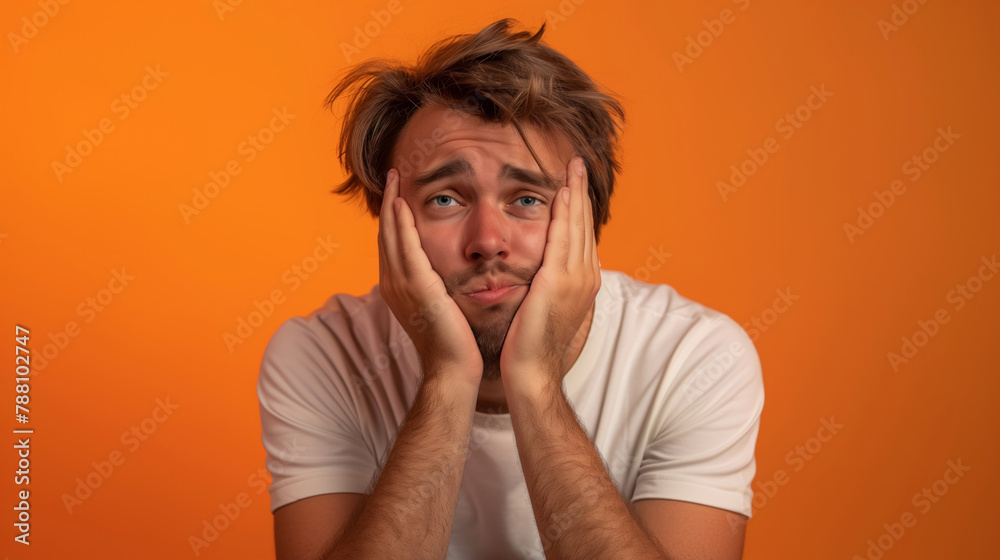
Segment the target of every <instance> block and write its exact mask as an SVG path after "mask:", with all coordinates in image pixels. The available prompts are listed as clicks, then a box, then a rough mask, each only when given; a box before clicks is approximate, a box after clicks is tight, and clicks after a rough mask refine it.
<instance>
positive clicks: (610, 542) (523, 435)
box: [508, 387, 666, 559]
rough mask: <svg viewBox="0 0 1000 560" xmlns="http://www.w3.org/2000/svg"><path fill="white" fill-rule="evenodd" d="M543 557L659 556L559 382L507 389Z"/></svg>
mask: <svg viewBox="0 0 1000 560" xmlns="http://www.w3.org/2000/svg"><path fill="white" fill-rule="evenodd" d="M508 404H509V406H510V414H511V421H512V423H513V426H514V437H515V440H516V441H517V450H518V455H519V456H520V459H521V468H522V470H523V471H524V478H525V481H526V482H527V486H528V495H529V496H530V498H531V506H532V509H533V510H534V514H535V522H536V524H537V526H538V532H539V534H540V536H541V539H542V547H543V548H544V550H545V556H546V558H556V559H562V558H580V557H583V556H586V557H587V558H608V559H611V558H615V559H620V558H629V559H633V558H635V559H647V558H649V559H653V558H657V559H662V558H666V557H665V555H664V554H663V553H662V552H661V551H660V549H659V548H658V547H657V545H656V544H654V542H653V540H652V539H651V538H650V537H649V536H648V535H647V534H646V532H645V531H644V530H643V529H642V527H641V526H640V524H639V522H638V521H637V520H636V518H635V517H634V516H633V515H632V512H631V511H630V510H629V508H628V506H627V505H626V503H625V502H624V500H622V498H621V496H620V495H619V493H618V489H617V488H616V487H615V485H614V483H613V482H612V481H611V478H610V476H609V475H608V473H607V470H606V469H605V467H604V463H603V462H602V460H601V456H600V454H599V453H598V451H597V449H595V448H594V445H593V444H592V443H591V441H590V439H589V438H588V437H587V434H586V432H585V431H584V430H583V428H582V427H581V426H580V423H579V421H578V420H577V417H576V413H575V412H574V411H573V409H572V407H571V406H570V404H569V402H568V401H567V400H566V397H565V396H564V395H563V393H562V390H561V388H559V387H551V388H548V389H539V390H538V391H535V392H534V394H531V395H517V396H515V397H514V398H511V396H510V395H508Z"/></svg>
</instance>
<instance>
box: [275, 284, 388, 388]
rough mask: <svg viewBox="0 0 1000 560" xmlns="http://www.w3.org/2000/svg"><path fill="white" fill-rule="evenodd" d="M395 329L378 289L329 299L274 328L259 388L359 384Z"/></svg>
mask: <svg viewBox="0 0 1000 560" xmlns="http://www.w3.org/2000/svg"><path fill="white" fill-rule="evenodd" d="M400 330H401V329H399V326H398V323H397V322H396V321H395V318H394V317H393V316H392V312H391V311H390V310H389V309H388V307H387V306H386V305H385V303H384V301H383V300H382V298H381V297H380V296H379V293H378V286H375V287H374V288H372V290H371V291H369V292H368V293H367V294H364V295H359V296H357V295H351V294H336V295H333V296H331V297H330V298H329V299H328V300H327V301H326V302H325V303H324V304H323V305H322V306H321V307H319V308H318V309H315V310H313V311H312V312H310V313H309V314H308V315H304V316H295V317H291V318H289V319H287V320H286V321H285V322H284V323H282V324H281V325H280V326H279V327H278V329H277V330H276V331H275V332H274V334H273V335H272V336H271V339H270V340H269V341H268V343H267V346H266V347H265V349H264V355H263V358H262V362H261V375H260V384H261V385H267V384H269V383H271V384H273V383H282V384H288V383H295V384H298V383H303V384H309V385H317V384H329V383H334V384H340V383H344V382H346V383H351V382H352V381H353V382H355V383H358V382H359V381H362V380H363V376H364V374H365V367H366V363H370V359H371V356H372V355H373V353H377V352H378V350H379V349H380V348H385V347H386V346H387V344H388V343H389V342H390V341H391V340H392V339H393V338H394V337H398V335H399V331H400ZM359 377H360V379H359ZM338 378H339V379H338Z"/></svg>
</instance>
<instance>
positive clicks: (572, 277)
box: [500, 157, 601, 398]
mask: <svg viewBox="0 0 1000 560" xmlns="http://www.w3.org/2000/svg"><path fill="white" fill-rule="evenodd" d="M577 165H579V170H578V169H577V167H576V166H577ZM566 177H567V179H566V186H565V187H562V188H560V189H559V192H557V193H556V196H555V201H554V202H553V204H552V220H551V221H550V222H549V230H548V236H547V238H546V242H545V252H544V254H543V256H542V265H541V268H539V269H538V272H537V273H536V274H535V276H534V278H533V279H532V281H531V286H530V287H529V289H528V293H527V295H525V296H524V300H523V301H522V302H521V306H520V307H519V308H518V310H517V313H515V315H514V319H513V321H512V322H511V325H510V329H508V331H507V338H506V340H505V341H504V345H503V350H502V351H501V354H500V373H501V375H502V377H503V384H504V390H505V392H507V395H508V398H509V397H510V396H512V395H513V394H529V395H535V394H538V392H539V391H541V390H546V389H547V390H552V389H554V388H561V384H562V378H563V376H564V375H565V374H566V372H567V371H569V369H570V367H572V365H573V364H571V363H567V358H568V356H567V354H569V349H570V348H571V346H572V343H573V342H574V337H575V336H576V334H577V331H579V330H580V326H581V325H582V324H583V321H584V319H585V318H586V316H587V313H588V312H589V311H590V309H591V307H592V306H593V304H594V301H595V298H596V297H597V293H598V291H600V288H601V271H600V262H599V261H598V258H597V243H596V241H595V240H594V217H593V209H592V205H591V201H590V195H589V193H588V186H587V173H586V169H585V166H584V163H583V158H580V157H574V158H572V159H570V161H569V165H568V167H567V174H566ZM566 198H568V199H569V201H568V202H566V200H565V199H566Z"/></svg>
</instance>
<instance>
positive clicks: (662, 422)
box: [632, 313, 764, 518]
mask: <svg viewBox="0 0 1000 560" xmlns="http://www.w3.org/2000/svg"><path fill="white" fill-rule="evenodd" d="M665 375H666V376H667V377H668V379H669V380H670V382H669V383H666V384H664V385H663V386H662V387H666V388H667V389H666V390H664V391H663V393H664V394H658V395H657V397H656V398H657V403H656V406H657V407H658V410H657V413H656V414H655V415H654V418H656V420H655V421H656V426H655V429H654V430H652V432H651V436H650V440H649V442H648V443H647V446H646V449H645V451H644V453H643V456H642V463H641V465H640V468H639V475H638V479H637V482H636V488H635V493H634V494H633V497H632V499H633V500H642V499H672V500H680V501H687V502H693V503H698V504H703V505H708V506H713V507H717V508H720V509H725V510H728V511H732V512H736V513H739V514H742V515H745V516H746V517H748V518H749V517H751V515H752V507H751V504H752V498H753V490H752V488H751V486H750V484H751V482H752V481H753V477H754V474H755V473H756V468H757V467H756V461H755V458H754V450H755V447H756V443H757V433H758V430H759V428H760V416H761V411H762V410H763V408H764V383H763V376H762V371H761V365H760V360H759V358H758V356H757V351H756V349H755V348H754V345H753V342H752V341H751V340H750V337H749V336H747V334H746V332H745V331H744V330H743V328H742V327H740V326H739V324H737V323H736V322H735V321H733V320H732V319H731V318H729V317H728V316H725V315H723V314H721V313H720V314H716V315H715V316H714V317H712V318H708V317H704V318H702V319H700V320H699V321H698V323H697V324H695V325H694V326H692V328H691V329H690V330H689V331H688V333H687V334H686V335H685V338H684V340H683V341H682V342H681V343H680V344H679V345H678V348H677V351H676V352H675V353H674V356H673V357H672V358H671V360H670V362H669V363H668V365H667V369H666V372H665Z"/></svg>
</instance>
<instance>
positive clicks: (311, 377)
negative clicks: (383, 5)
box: [257, 317, 377, 512]
mask: <svg viewBox="0 0 1000 560" xmlns="http://www.w3.org/2000/svg"><path fill="white" fill-rule="evenodd" d="M308 321H317V319H315V318H313V319H305V318H301V317H295V318H292V319H289V320H288V321H286V322H285V323H283V324H282V325H281V326H280V327H279V328H278V330H277V331H276V332H275V333H274V335H273V336H272V337H271V340H270V341H269V342H268V344H267V347H266V349H265V350H264V356H263V359H262V361H261V366H260V375H259V377H258V380H257V397H258V399H259V402H260V422H261V439H262V441H263V444H264V449H265V450H266V451H267V460H266V466H267V469H268V471H269V472H270V473H271V477H272V482H271V486H270V488H269V489H268V490H269V492H270V495H271V511H272V512H273V511H275V510H276V509H278V508H280V507H281V506H283V505H286V504H289V503H291V502H294V501H297V500H301V499H303V498H307V497H310V496H316V495H319V494H329V493H337V492H354V493H365V492H366V491H367V489H368V485H369V484H370V482H371V479H372V476H373V473H374V472H375V469H376V467H377V459H376V456H375V454H374V453H373V451H372V450H371V449H370V447H369V446H368V445H366V444H365V440H364V438H363V437H362V431H361V427H360V421H359V420H358V418H359V416H358V414H357V405H356V403H355V402H354V401H353V399H352V398H351V391H350V387H349V379H350V378H351V375H350V373H349V372H347V371H341V370H344V369H349V368H350V367H351V366H350V363H351V362H350V360H347V359H346V357H345V356H344V352H342V351H338V348H337V345H336V344H335V341H334V340H333V336H332V335H331V334H329V333H328V332H327V333H322V332H317V331H316V330H314V326H313V325H310V323H308Z"/></svg>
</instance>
